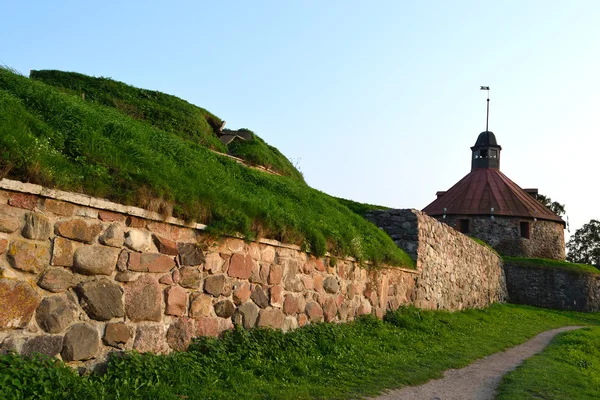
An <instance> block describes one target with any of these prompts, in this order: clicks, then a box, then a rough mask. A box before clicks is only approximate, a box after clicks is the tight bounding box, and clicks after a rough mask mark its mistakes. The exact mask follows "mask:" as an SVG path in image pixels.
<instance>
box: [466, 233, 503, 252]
mask: <svg viewBox="0 0 600 400" xmlns="http://www.w3.org/2000/svg"><path fill="white" fill-rule="evenodd" d="M469 237H470V238H471V239H472V240H473V241H474V242H475V243H477V244H480V245H482V246H485V247H487V248H488V249H490V250H491V251H493V252H494V253H496V254H498V252H497V251H496V249H494V248H493V247H492V246H490V245H489V244H488V243H487V242H484V241H483V240H481V239H479V238H476V237H473V236H469ZM498 255H499V254H498Z"/></svg>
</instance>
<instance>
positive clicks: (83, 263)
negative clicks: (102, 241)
mask: <svg viewBox="0 0 600 400" xmlns="http://www.w3.org/2000/svg"><path fill="white" fill-rule="evenodd" d="M118 257H119V250H118V249H115V248H112V247H104V246H81V247H79V248H78V249H77V250H75V256H74V257H73V269H74V270H75V271H76V272H78V273H80V274H83V275H110V274H112V273H113V271H114V270H115V267H116V265H117V258H118Z"/></svg>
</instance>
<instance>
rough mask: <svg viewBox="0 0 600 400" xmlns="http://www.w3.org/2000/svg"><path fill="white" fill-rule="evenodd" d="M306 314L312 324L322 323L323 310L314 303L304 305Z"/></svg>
mask: <svg viewBox="0 0 600 400" xmlns="http://www.w3.org/2000/svg"><path fill="white" fill-rule="evenodd" d="M306 314H308V318H310V320H311V321H312V322H322V321H323V309H322V308H321V306H320V305H319V304H318V303H316V302H314V301H312V302H310V303H308V304H307V305H306Z"/></svg>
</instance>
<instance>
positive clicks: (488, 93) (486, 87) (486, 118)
mask: <svg viewBox="0 0 600 400" xmlns="http://www.w3.org/2000/svg"><path fill="white" fill-rule="evenodd" d="M479 90H487V114H486V116H485V131H486V132H487V131H488V123H489V121H490V87H489V86H481V87H480V89H479Z"/></svg>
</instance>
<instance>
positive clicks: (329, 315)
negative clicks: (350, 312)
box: [323, 298, 337, 322]
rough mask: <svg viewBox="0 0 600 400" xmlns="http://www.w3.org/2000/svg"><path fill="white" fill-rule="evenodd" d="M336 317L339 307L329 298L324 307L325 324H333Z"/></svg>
mask: <svg viewBox="0 0 600 400" xmlns="http://www.w3.org/2000/svg"><path fill="white" fill-rule="evenodd" d="M336 315H337V305H336V304H335V300H334V299H332V298H328V299H327V300H325V305H324V306H323V316H324V317H325V322H332V321H333V320H335V317H336Z"/></svg>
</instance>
